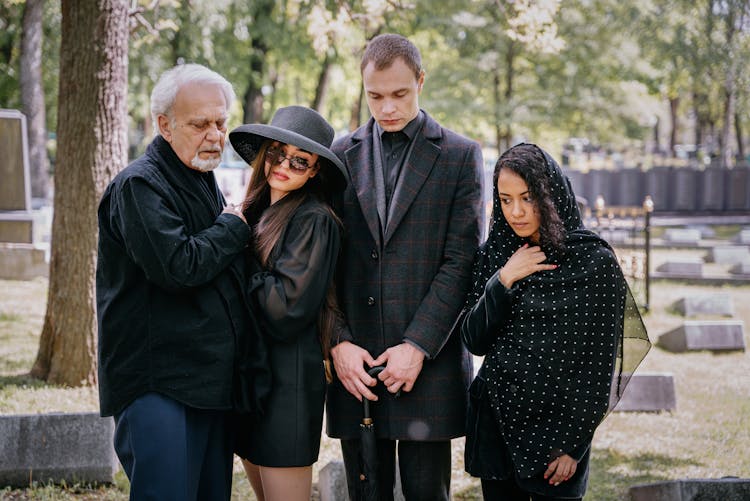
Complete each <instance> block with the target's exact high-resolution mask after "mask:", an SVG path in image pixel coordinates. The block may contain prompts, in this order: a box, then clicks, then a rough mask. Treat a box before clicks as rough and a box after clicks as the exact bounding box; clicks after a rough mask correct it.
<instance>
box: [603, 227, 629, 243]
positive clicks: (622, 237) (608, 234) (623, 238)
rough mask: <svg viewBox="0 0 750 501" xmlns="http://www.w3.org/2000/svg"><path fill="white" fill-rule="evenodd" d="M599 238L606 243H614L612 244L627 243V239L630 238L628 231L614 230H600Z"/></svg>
mask: <svg viewBox="0 0 750 501" xmlns="http://www.w3.org/2000/svg"><path fill="white" fill-rule="evenodd" d="M599 236H600V237H602V238H603V239H604V240H606V241H607V242H610V243H614V244H622V243H625V242H627V241H628V239H629V238H630V237H631V232H629V231H628V230H620V229H614V230H608V229H602V230H600V232H599Z"/></svg>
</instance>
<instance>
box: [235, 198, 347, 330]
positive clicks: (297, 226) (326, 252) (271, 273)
mask: <svg viewBox="0 0 750 501" xmlns="http://www.w3.org/2000/svg"><path fill="white" fill-rule="evenodd" d="M282 238H283V240H282V241H281V243H280V245H281V247H280V249H279V252H278V257H277V258H276V260H275V261H274V263H273V266H272V267H271V269H270V270H266V271H261V272H259V273H255V274H254V275H253V276H252V278H251V283H250V288H251V294H254V295H255V299H256V301H257V304H258V305H259V307H260V310H261V311H262V313H263V315H264V317H265V320H266V324H267V325H268V327H269V332H268V334H269V335H270V336H271V337H273V338H274V339H276V340H279V341H290V340H292V339H293V338H294V336H296V335H298V334H300V333H302V332H305V331H306V330H307V327H308V326H309V325H311V324H314V323H315V322H316V321H317V319H318V314H319V312H320V308H321V306H322V304H323V300H324V299H325V296H326V291H327V290H328V285H329V283H330V281H331V279H332V277H333V272H334V269H335V266H336V260H337V258H338V253H339V247H340V245H341V241H340V240H341V235H340V230H339V227H338V224H337V223H336V222H335V221H334V220H333V218H332V217H331V215H330V214H328V213H326V212H325V211H320V210H315V211H309V212H306V213H304V214H295V215H294V217H293V218H292V220H291V221H290V222H289V226H288V227H287V229H286V231H285V232H284V235H283V237H282ZM278 245H279V244H278V243H277V246H278ZM274 255H276V253H274Z"/></svg>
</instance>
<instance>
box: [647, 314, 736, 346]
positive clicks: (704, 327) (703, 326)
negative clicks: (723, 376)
mask: <svg viewBox="0 0 750 501" xmlns="http://www.w3.org/2000/svg"><path fill="white" fill-rule="evenodd" d="M658 345H659V346H661V347H662V348H664V349H666V350H668V351H672V352H684V351H699V350H710V351H737V350H740V351H745V336H744V326H743V323H742V321H740V320H686V321H685V322H684V323H683V324H682V325H681V326H680V327H677V328H676V329H672V330H671V331H669V332H667V333H665V334H662V335H661V336H660V337H659V340H658Z"/></svg>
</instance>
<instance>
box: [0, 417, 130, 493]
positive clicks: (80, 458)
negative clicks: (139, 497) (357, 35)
mask: <svg viewBox="0 0 750 501" xmlns="http://www.w3.org/2000/svg"><path fill="white" fill-rule="evenodd" d="M113 435H114V421H113V420H112V418H102V417H99V414H98V413H94V412H91V413H81V414H63V413H60V414H33V415H32V414H28V415H27V414H13V415H3V416H0V451H2V454H0V486H12V487H27V486H28V485H29V484H30V483H31V482H50V481H51V482H54V483H60V482H63V481H64V482H65V483H67V484H68V485H72V484H75V483H78V482H83V483H112V482H113V481H114V474H115V472H116V471H117V468H118V462H117V457H116V456H115V451H114V447H113V445H112V437H113Z"/></svg>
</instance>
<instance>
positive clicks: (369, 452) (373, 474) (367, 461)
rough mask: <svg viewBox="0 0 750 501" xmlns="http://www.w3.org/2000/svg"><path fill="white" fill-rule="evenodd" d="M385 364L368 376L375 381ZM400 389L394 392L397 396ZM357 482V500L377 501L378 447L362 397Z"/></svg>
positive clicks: (371, 422) (366, 405)
mask: <svg viewBox="0 0 750 501" xmlns="http://www.w3.org/2000/svg"><path fill="white" fill-rule="evenodd" d="M383 369H385V366H382V365H378V366H377V367H373V368H372V369H370V370H368V371H367V374H369V375H370V377H374V378H375V380H376V381H377V378H378V374H380V373H381V372H383ZM400 394H401V390H399V391H398V393H396V396H397V397H398V396H399V395H400ZM359 435H360V450H359V484H358V486H357V494H358V496H357V500H358V501H379V500H380V489H379V488H378V447H377V444H376V440H377V439H376V438H375V423H373V421H372V417H370V401H369V400H367V399H366V398H364V397H363V398H362V422H361V423H360V425H359Z"/></svg>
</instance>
